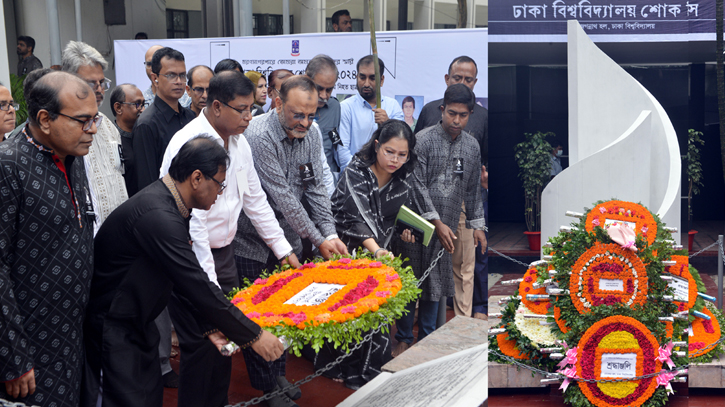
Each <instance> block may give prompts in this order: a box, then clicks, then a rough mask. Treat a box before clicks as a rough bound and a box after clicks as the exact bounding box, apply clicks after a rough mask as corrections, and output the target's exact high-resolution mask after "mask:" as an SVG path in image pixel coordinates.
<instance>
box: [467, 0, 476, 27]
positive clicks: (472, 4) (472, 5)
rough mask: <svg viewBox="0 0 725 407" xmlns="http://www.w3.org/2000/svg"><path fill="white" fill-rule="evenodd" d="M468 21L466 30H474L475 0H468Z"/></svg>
mask: <svg viewBox="0 0 725 407" xmlns="http://www.w3.org/2000/svg"><path fill="white" fill-rule="evenodd" d="M467 6H468V20H467V21H466V28H476V0H468V4H467Z"/></svg>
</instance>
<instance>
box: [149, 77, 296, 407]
mask: <svg viewBox="0 0 725 407" xmlns="http://www.w3.org/2000/svg"><path fill="white" fill-rule="evenodd" d="M208 86H209V98H208V100H207V101H208V103H207V106H206V107H205V108H204V109H203V110H202V111H201V114H200V115H199V117H197V118H196V119H194V120H193V121H192V122H191V123H189V124H188V125H186V126H185V127H184V128H183V129H181V130H180V131H179V132H177V133H176V134H175V135H174V137H173V138H172V139H171V141H170V142H169V146H168V147H167V148H166V153H165V154H164V161H163V164H162V166H161V171H160V175H161V176H162V177H163V176H164V175H166V173H167V172H168V171H169V166H170V165H171V163H172V162H173V159H174V157H176V155H177V154H178V152H179V150H180V149H181V148H182V146H183V145H184V144H185V143H186V142H187V141H188V140H190V139H192V138H194V137H196V136H197V135H198V134H202V133H205V134H209V135H211V136H212V137H213V138H214V140H216V141H217V142H218V143H219V144H220V145H222V146H224V148H225V149H226V151H227V152H228V153H229V166H228V168H227V178H226V179H227V180H226V183H225V184H224V185H223V186H220V190H221V192H220V195H219V197H218V198H217V201H216V203H215V204H214V205H213V206H212V207H211V208H210V209H208V210H201V209H194V210H193V211H192V217H191V221H190V223H189V230H190V233H191V240H192V241H193V242H194V244H193V245H192V250H194V254H195V255H196V258H197V259H198V260H199V264H201V266H202V268H203V269H204V272H206V275H207V276H208V279H209V280H210V281H211V282H213V283H214V284H216V285H217V286H219V287H220V288H221V289H222V292H224V293H229V292H230V291H231V290H232V289H233V288H234V287H239V277H238V274H237V267H236V264H235V262H234V248H233V246H232V243H233V241H234V236H235V235H236V233H237V220H238V219H239V216H240V214H241V213H242V211H244V214H245V215H246V216H248V217H249V218H251V219H253V222H254V225H255V231H256V233H258V234H259V236H261V237H262V239H264V241H265V243H266V244H268V245H269V247H270V248H271V249H272V251H273V252H274V256H275V259H278V260H279V261H281V262H283V263H289V264H291V265H292V266H293V267H299V265H300V263H299V261H297V257H296V256H295V254H294V252H293V250H292V246H291V245H290V244H289V242H288V241H287V239H286V238H285V235H284V231H283V230H282V228H281V227H280V225H279V222H277V219H276V217H275V215H274V212H272V208H271V207H270V205H269V202H267V195H266V194H265V192H264V191H263V190H262V186H261V184H260V181H259V176H258V175H257V171H256V170H255V168H254V161H255V159H254V158H253V157H252V151H251V150H250V148H249V144H248V143H247V140H246V139H245V138H244V136H242V133H244V131H245V130H246V129H247V126H249V122H250V120H252V112H251V109H252V105H253V104H254V92H255V86H254V83H252V81H251V80H249V79H248V78H247V77H246V76H244V75H242V74H241V73H239V72H237V71H223V72H220V73H218V74H217V75H216V76H214V77H212V78H211V80H210V81H209V82H208ZM260 159H261V158H260ZM185 302H186V300H185V299H184V298H183V297H180V296H177V295H176V294H174V295H172V297H171V301H170V302H169V312H170V313H171V318H172V320H173V321H174V328H175V329H176V334H177V336H178V337H179V346H180V348H181V354H182V355H183V357H182V360H181V367H180V369H179V376H180V378H179V407H187V406H188V407H198V406H207V407H217V406H219V407H221V406H224V405H226V404H228V400H227V393H228V391H229V380H230V378H231V372H232V363H231V358H229V357H225V356H222V355H221V354H220V353H219V352H218V351H217V349H216V347H215V346H214V345H213V344H212V343H211V342H210V341H208V340H207V339H206V338H205V337H204V335H203V334H204V329H203V327H202V326H200V325H199V324H198V323H197V320H196V319H195V318H194V314H193V313H192V312H190V310H188V309H187V308H186V307H185V306H184V304H185ZM201 378H206V379H201Z"/></svg>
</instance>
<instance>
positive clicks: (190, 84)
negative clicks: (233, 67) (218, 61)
mask: <svg viewBox="0 0 725 407" xmlns="http://www.w3.org/2000/svg"><path fill="white" fill-rule="evenodd" d="M199 68H206V69H208V70H209V72H211V73H212V75H213V74H214V71H212V70H211V68H209V67H208V66H206V65H197V66H195V67H193V68H191V69H189V72H188V73H187V74H186V79H187V81H188V82H189V87H190V88H191V87H192V86H194V80H193V79H192V78H193V77H194V72H196V70H197V69H199Z"/></svg>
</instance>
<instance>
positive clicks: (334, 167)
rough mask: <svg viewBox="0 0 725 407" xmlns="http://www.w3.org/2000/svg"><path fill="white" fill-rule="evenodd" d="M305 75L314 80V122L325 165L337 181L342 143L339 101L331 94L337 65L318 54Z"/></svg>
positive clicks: (330, 59)
mask: <svg viewBox="0 0 725 407" xmlns="http://www.w3.org/2000/svg"><path fill="white" fill-rule="evenodd" d="M305 75H307V76H309V77H310V79H312V81H313V82H315V87H316V88H317V94H318V97H317V112H316V114H315V123H317V125H318V126H320V133H321V134H322V146H323V149H324V152H325V159H326V160H327V165H329V166H330V170H331V171H332V174H333V176H334V179H335V182H337V179H338V177H339V176H340V166H339V165H338V158H337V149H338V147H339V146H340V145H341V144H342V141H340V133H339V132H338V128H339V127H340V102H338V101H337V98H335V97H334V96H332V91H333V90H334V89H335V84H336V83H337V75H338V72H337V65H335V61H334V60H333V59H332V58H330V57H329V56H327V55H324V54H320V55H317V56H315V57H314V58H312V59H311V60H310V62H309V63H308V64H307V68H306V69H305Z"/></svg>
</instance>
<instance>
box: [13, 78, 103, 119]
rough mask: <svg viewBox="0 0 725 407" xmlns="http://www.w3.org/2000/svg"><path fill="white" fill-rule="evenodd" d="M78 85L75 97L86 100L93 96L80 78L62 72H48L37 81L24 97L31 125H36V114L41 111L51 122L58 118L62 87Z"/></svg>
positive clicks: (60, 107)
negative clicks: (45, 112) (43, 111)
mask: <svg viewBox="0 0 725 407" xmlns="http://www.w3.org/2000/svg"><path fill="white" fill-rule="evenodd" d="M72 82H75V83H76V85H78V89H77V91H76V96H77V97H79V98H87V97H91V96H93V92H92V91H91V88H90V86H88V84H87V83H86V82H85V81H83V80H82V79H81V78H79V77H77V76H75V75H73V74H70V73H68V72H63V71H57V72H56V71H54V72H50V73H48V74H47V75H44V76H42V77H41V78H40V79H38V80H37V81H36V82H35V84H33V86H32V87H31V88H30V93H29V94H28V95H27V96H26V99H25V100H26V102H27V105H28V118H29V119H30V122H31V123H33V124H36V125H37V124H38V113H40V111H41V110H45V111H47V112H48V115H49V116H50V119H51V120H55V119H57V118H58V112H60V111H61V109H62V108H63V106H62V105H61V103H60V91H61V89H63V87H64V86H72Z"/></svg>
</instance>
